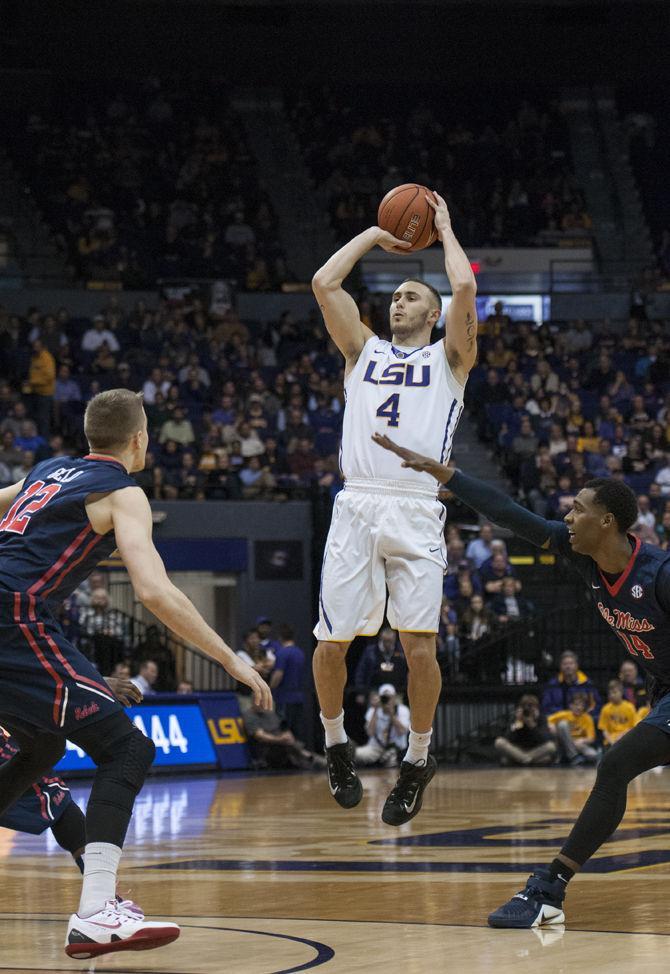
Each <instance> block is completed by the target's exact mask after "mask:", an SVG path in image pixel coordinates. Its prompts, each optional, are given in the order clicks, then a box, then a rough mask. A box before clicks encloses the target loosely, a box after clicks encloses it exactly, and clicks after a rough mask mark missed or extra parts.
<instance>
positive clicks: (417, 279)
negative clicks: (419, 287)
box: [398, 277, 442, 314]
mask: <svg viewBox="0 0 670 974" xmlns="http://www.w3.org/2000/svg"><path fill="white" fill-rule="evenodd" d="M403 284H423V286H424V287H427V288H428V290H429V291H430V293H431V294H432V295H433V297H434V298H435V301H436V303H437V307H438V310H439V312H440V314H442V295H441V294H440V292H439V291H438V290H437V288H434V287H433V285H432V284H429V283H428V282H427V281H422V280H421V278H420V277H406V278H405V280H404V281H401V282H400V284H399V285H398V286H399V287H400V286H402V285H403Z"/></svg>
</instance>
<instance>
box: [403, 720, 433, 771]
mask: <svg viewBox="0 0 670 974" xmlns="http://www.w3.org/2000/svg"><path fill="white" fill-rule="evenodd" d="M432 736H433V728H432V727H431V729H430V730H429V731H428V733H427V734H417V732H416V731H413V730H412V729H411V728H410V731H409V747H408V748H407V754H406V755H405V757H404V758H403V761H407V763H408V764H425V763H426V761H427V760H428V748H429V747H430V739H431V737H432Z"/></svg>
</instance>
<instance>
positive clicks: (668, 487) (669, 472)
mask: <svg viewBox="0 0 670 974" xmlns="http://www.w3.org/2000/svg"><path fill="white" fill-rule="evenodd" d="M654 482H655V483H657V484H658V485H659V487H660V488H661V494H662V495H663V497H670V453H666V455H665V462H664V464H663V466H662V467H661V468H660V470H657V471H656V475H655V476H654Z"/></svg>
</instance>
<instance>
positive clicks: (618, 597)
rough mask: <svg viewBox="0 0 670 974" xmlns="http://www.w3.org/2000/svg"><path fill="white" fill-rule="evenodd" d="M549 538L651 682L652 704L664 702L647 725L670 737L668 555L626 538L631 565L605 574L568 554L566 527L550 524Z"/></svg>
mask: <svg viewBox="0 0 670 974" xmlns="http://www.w3.org/2000/svg"><path fill="white" fill-rule="evenodd" d="M549 537H550V544H549V550H550V551H555V552H556V553H557V554H560V555H562V556H563V557H564V558H566V559H567V560H568V561H569V562H570V563H571V564H572V566H573V567H574V568H575V569H576V570H577V571H578V572H579V573H580V575H581V576H582V578H584V580H585V581H586V583H587V585H588V587H589V591H590V593H591V596H592V598H593V601H594V603H595V605H596V607H597V609H598V612H599V613H600V615H601V617H602V618H603V619H604V621H605V622H606V623H607V624H608V625H609V626H610V627H611V629H612V631H613V632H614V633H615V634H616V635H617V636H618V637H619V639H620V640H621V642H622V643H623V645H624V647H625V648H626V651H627V652H628V653H629V654H630V656H631V658H632V659H634V660H635V662H636V663H638V664H639V665H640V666H641V667H642V668H643V669H644V670H646V672H647V673H648V674H649V676H650V677H651V684H652V692H651V699H652V703H657V702H658V701H660V699H661V698H662V697H664V698H667V701H666V704H665V706H664V707H663V708H662V712H661V713H660V714H658V713H656V711H657V709H658V708H657V707H654V708H653V709H652V711H651V713H650V714H649V715H648V716H647V717H646V718H645V720H646V721H647V722H648V723H653V724H656V725H658V726H659V727H661V729H662V730H664V731H665V732H666V733H670V725H669V724H668V719H669V718H670V712H669V713H666V710H667V711H670V551H663V550H662V549H661V548H657V547H656V546H655V545H651V544H643V543H642V542H641V541H640V540H639V539H638V538H634V537H633V536H632V535H629V540H630V543H631V555H630V560H629V562H628V564H627V565H626V567H625V568H624V570H623V571H622V572H621V573H620V574H618V575H609V574H606V573H604V572H602V571H601V570H600V569H599V568H598V566H597V564H596V563H595V561H594V560H593V558H590V557H589V556H588V555H580V554H577V553H576V552H574V551H573V550H572V547H571V545H570V542H569V539H568V528H567V526H566V525H564V524H551V527H550V535H549Z"/></svg>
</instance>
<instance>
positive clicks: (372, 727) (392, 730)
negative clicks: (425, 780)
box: [356, 683, 410, 768]
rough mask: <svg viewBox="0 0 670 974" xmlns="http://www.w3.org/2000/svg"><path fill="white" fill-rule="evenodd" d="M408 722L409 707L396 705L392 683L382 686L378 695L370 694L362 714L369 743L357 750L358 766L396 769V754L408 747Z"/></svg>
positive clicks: (395, 695) (396, 697)
mask: <svg viewBox="0 0 670 974" xmlns="http://www.w3.org/2000/svg"><path fill="white" fill-rule="evenodd" d="M409 723H410V719H409V707H406V706H405V704H403V703H398V696H397V694H396V690H395V687H394V686H393V685H392V684H391V683H383V684H382V685H381V686H380V688H379V693H378V694H377V693H372V694H370V706H369V708H368V711H367V713H366V715H365V731H366V733H367V735H368V743H367V744H365V745H364V746H363V747H357V748H356V762H357V764H382V765H383V766H384V767H385V768H395V767H396V766H397V764H398V752H404V751H405V750H406V748H407V733H408V731H409Z"/></svg>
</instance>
